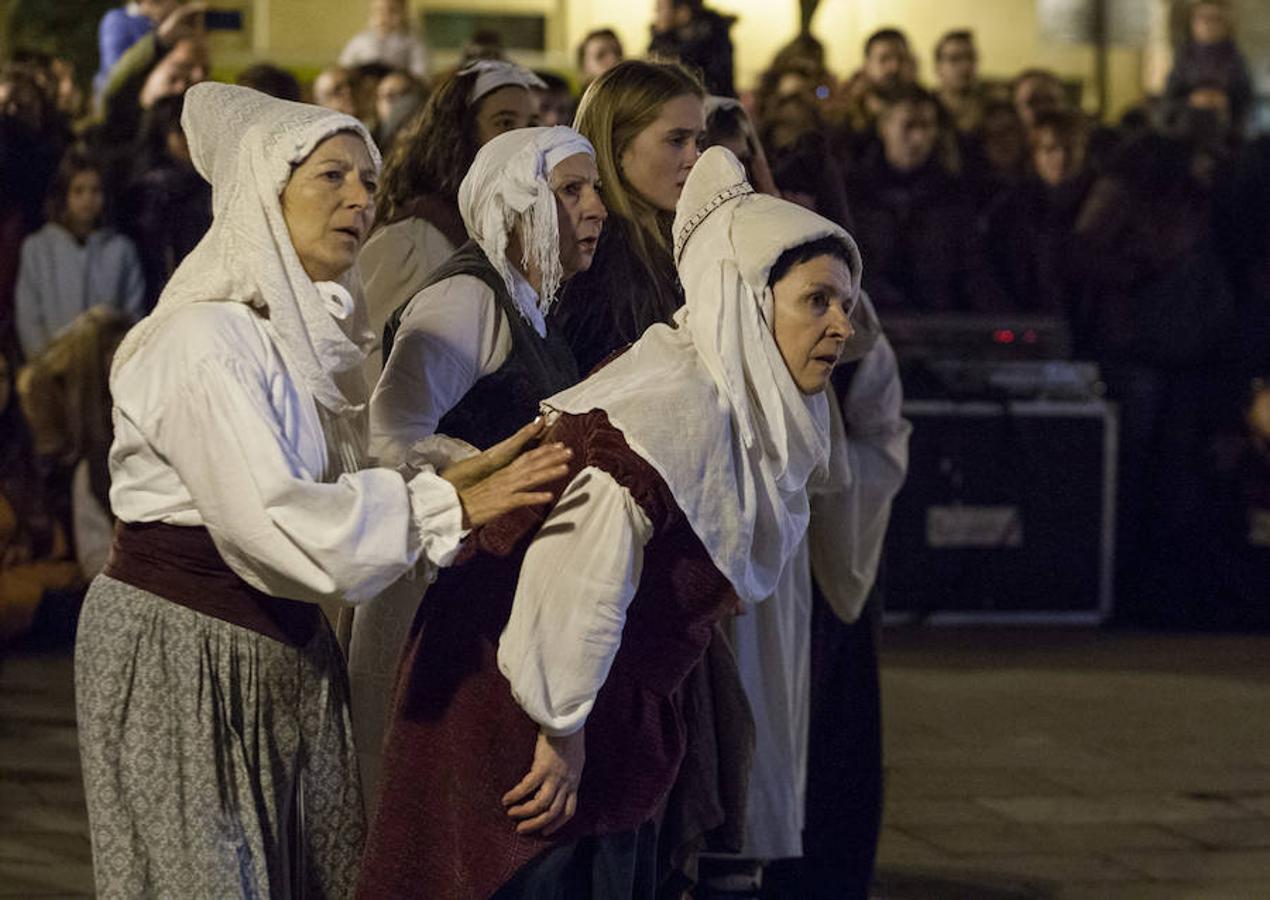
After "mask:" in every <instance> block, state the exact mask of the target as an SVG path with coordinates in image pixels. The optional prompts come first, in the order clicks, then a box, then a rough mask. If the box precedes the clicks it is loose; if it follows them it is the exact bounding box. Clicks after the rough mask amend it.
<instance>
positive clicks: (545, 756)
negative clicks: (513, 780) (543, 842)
mask: <svg viewBox="0 0 1270 900" xmlns="http://www.w3.org/2000/svg"><path fill="white" fill-rule="evenodd" d="M584 731H585V730H584V729H578V730H577V731H575V732H574V733H573V734H566V735H562V736H560V737H549V736H548V735H545V734H543V733H541V732H539V734H538V743H537V744H535V746H534V761H533V764H532V765H531V766H530V768H529V773H528V774H527V775H526V776H525V777H524V778H522V779H521V780H520V784H518V785H516V786H515V787H514V788H512V789H511V790H510V791H508V792H507V793H506V794H504V795H503V806H505V807H507V815H509V816H511V817H512V818H513V819H517V820H519V821H518V823H517V825H516V832H517V833H518V834H535V833H537V832H540V831H541V832H542V833H543V835H550V834H554V833H555V832H556V831H558V830H559V829H561V828H563V827H564V824H565V823H566V822H568V821H569V820H570V819H572V818H573V814H574V813H576V812H577V811H578V785H579V784H581V783H582V767H583V765H585V764H586V738H585V737H584Z"/></svg>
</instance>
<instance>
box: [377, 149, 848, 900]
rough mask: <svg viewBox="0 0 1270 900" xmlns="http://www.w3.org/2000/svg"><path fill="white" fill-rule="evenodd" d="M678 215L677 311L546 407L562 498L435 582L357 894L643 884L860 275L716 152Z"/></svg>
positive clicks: (802, 485) (796, 538)
mask: <svg viewBox="0 0 1270 900" xmlns="http://www.w3.org/2000/svg"><path fill="white" fill-rule="evenodd" d="M674 233H675V249H676V257H677V260H678V267H679V273H680V276H681V278H682V280H683V285H684V289H685V294H686V297H687V302H686V305H685V307H684V309H683V310H681V311H680V312H679V313H678V314H677V316H676V324H677V326H678V327H675V328H672V327H669V326H665V325H656V326H653V327H652V328H651V329H649V331H648V332H646V333H645V335H644V337H643V338H641V339H640V340H639V341H638V342H636V343H635V344H634V345H633V346H632V347H631V348H630V349H629V350H628V351H627V352H626V353H625V354H623V355H622V356H620V357H618V358H617V359H616V360H614V361H612V362H611V363H609V364H608V365H607V366H605V367H604V368H602V369H600V370H599V371H598V372H597V373H595V374H594V375H592V376H591V377H590V378H589V379H587V380H586V381H584V382H582V383H581V384H580V385H578V386H577V387H575V388H572V389H570V390H567V391H564V392H563V393H561V394H558V395H556V396H554V397H552V398H550V399H549V400H547V401H546V403H545V404H544V408H545V409H547V410H549V411H551V412H552V413H553V414H554V415H555V416H556V418H555V420H554V423H553V424H552V426H551V428H550V430H549V431H548V434H549V435H550V437H551V438H552V439H553V440H558V441H561V442H562V443H564V444H565V445H566V446H568V447H571V448H572V449H573V450H574V455H573V457H572V459H571V461H570V464H569V473H568V475H567V477H566V479H565V481H564V482H562V483H564V484H565V485H566V486H565V487H564V490H563V493H562V494H561V497H560V499H559V501H558V502H557V503H556V505H555V507H554V508H553V509H551V510H550V511H549V513H547V514H545V515H544V514H543V513H542V512H538V513H534V514H516V513H513V514H509V515H506V516H503V517H501V518H500V519H498V520H497V521H494V522H491V523H489V524H488V525H486V526H484V527H483V528H481V529H478V530H476V531H475V532H474V534H473V536H472V538H471V539H470V540H469V541H468V543H467V544H466V545H465V549H464V551H463V553H462V555H461V558H460V560H458V561H457V563H456V565H455V566H454V567H451V568H450V569H447V570H446V571H445V572H443V573H441V575H440V576H439V578H438V580H437V582H436V583H434V584H433V585H432V587H431V588H430V589H429V593H428V595H427V596H426V597H425V598H424V602H423V605H422V607H421V609H420V612H419V615H418V617H417V619H416V621H415V626H414V628H413V629H412V633H411V640H410V644H409V646H408V648H407V652H406V655H405V656H404V658H403V661H402V668H401V672H400V682H399V687H398V691H399V693H398V696H397V700H396V704H395V708H394V715H393V721H392V725H391V729H390V732H389V736H388V740H387V743H386V746H385V765H384V776H383V784H382V787H381V792H380V804H379V807H378V810H377V814H376V817H375V821H374V824H373V827H372V832H371V838H370V842H369V844H368V847H367V854H366V857H365V860H364V862H363V866H362V874H361V878H360V881H359V885H358V892H359V896H361V897H365V898H370V897H386V896H392V897H428V898H430V900H448V898H456V900H457V898H478V897H481V898H483V897H489V896H491V895H493V896H496V897H498V898H517V897H538V896H558V894H557V893H553V891H560V890H564V889H565V886H566V885H567V886H570V887H569V889H571V890H573V891H574V892H575V894H576V895H577V896H596V897H600V896H603V897H615V898H616V897H624V896H625V897H651V896H652V892H653V890H654V886H655V880H656V878H655V871H654V870H655V865H654V862H655V860H654V856H655V852H654V841H653V834H652V827H651V825H650V822H651V820H652V818H653V816H654V814H655V812H656V811H657V809H658V807H659V806H660V804H661V803H662V802H663V801H664V800H665V797H666V794H667V792H668V791H669V789H670V787H671V784H672V783H673V782H674V779H675V774H676V771H677V769H678V767H679V764H680V762H681V760H682V757H683V752H684V734H683V722H682V710H681V709H680V707H679V694H678V687H679V685H680V684H681V683H682V681H683V679H684V677H685V676H686V675H687V673H688V672H689V670H690V669H691V668H692V667H693V666H694V665H695V664H696V663H697V661H698V660H700V658H701V656H702V654H703V653H704V652H705V649H706V646H707V644H708V643H709V640H710V635H711V631H712V627H713V625H714V623H715V622H716V621H718V620H719V619H720V618H721V617H723V616H725V615H726V614H727V613H728V612H730V611H731V610H733V609H734V608H735V605H736V602H737V599H738V598H739V599H740V600H741V601H742V602H747V603H756V602H758V601H760V600H762V599H763V598H765V597H768V596H770V595H771V594H772V593H773V591H774V590H775V586H776V583H777V579H778V578H779V576H780V573H781V572H782V571H783V570H784V569H785V567H786V565H787V563H788V562H789V560H790V558H791V557H792V555H793V554H794V552H795V551H796V549H797V548H798V546H799V544H800V542H801V541H802V539H803V535H804V533H805V531H806V528H807V522H808V517H809V500H808V493H807V487H808V483H809V481H810V480H811V479H812V478H813V477H815V476H816V475H817V473H823V471H824V470H825V468H826V466H827V463H828V461H829V409H828V404H827V402H826V400H825V398H824V396H823V391H824V389H825V386H826V385H827V384H828V381H829V376H830V373H831V372H832V370H833V367H834V365H835V364H836V363H837V362H838V361H839V359H840V358H841V357H842V354H843V353H844V352H846V350H847V348H848V344H849V339H850V337H851V335H852V327H851V324H850V320H849V316H850V311H851V307H852V305H853V303H854V301H855V298H856V296H857V295H858V292H859V273H860V262H859V254H858V252H857V251H856V247H855V243H854V242H853V241H852V240H851V238H850V237H849V236H848V235H847V234H846V232H844V231H843V230H842V229H841V228H839V227H838V226H836V225H834V224H833V223H831V222H829V221H828V220H826V219H823V218H821V217H820V216H817V215H815V214H814V213H811V212H808V211H807V210H804V209H802V208H800V207H797V206H794V205H793V204H790V203H786V202H784V201H782V200H778V199H776V198H773V197H768V196H764V195H760V194H755V193H754V192H753V189H752V188H751V187H750V185H749V184H748V183H746V181H745V175H744V170H743V169H742V168H741V166H740V164H739V163H738V162H737V161H736V158H735V157H733V156H732V154H731V153H729V152H728V151H726V150H724V149H722V148H712V149H710V150H708V151H706V153H705V154H704V155H703V156H702V157H701V159H700V161H699V162H698V163H697V165H696V167H695V168H694V169H693V171H692V174H691V175H690V176H689V178H688V181H687V183H686V184H685V186H684V190H683V195H682V197H681V199H680V203H679V209H678V213H677V215H676V219H675V230H674ZM774 273H775V274H776V275H778V277H776V278H775V279H773V274H774Z"/></svg>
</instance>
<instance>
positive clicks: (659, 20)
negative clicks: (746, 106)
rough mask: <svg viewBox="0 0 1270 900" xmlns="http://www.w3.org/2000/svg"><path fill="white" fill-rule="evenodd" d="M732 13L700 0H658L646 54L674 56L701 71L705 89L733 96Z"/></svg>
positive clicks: (712, 92)
mask: <svg viewBox="0 0 1270 900" xmlns="http://www.w3.org/2000/svg"><path fill="white" fill-rule="evenodd" d="M735 22H736V16H725V15H723V14H722V13H719V12H715V11H714V10H713V9H708V8H707V7H706V6H705V4H704V3H702V2H701V0H658V2H657V16H656V20H655V21H654V22H653V37H652V41H651V42H650V43H649V45H648V55H649V56H650V57H652V58H654V59H667V60H678V61H679V62H681V63H683V64H684V65H686V66H688V67H689V68H692V69H697V70H699V71H700V72H701V80H702V81H703V82H704V83H705V86H706V90H707V91H708V92H709V93H711V94H714V95H715V96H720V97H735V96H736V84H735V81H734V78H735V65H734V62H733V52H732V36H731V35H730V34H729V32H730V31H731V30H732V26H733V24H735Z"/></svg>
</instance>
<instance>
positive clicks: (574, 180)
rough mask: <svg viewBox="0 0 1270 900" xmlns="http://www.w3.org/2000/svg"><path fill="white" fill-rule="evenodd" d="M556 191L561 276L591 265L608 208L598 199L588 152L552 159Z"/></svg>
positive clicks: (597, 178)
mask: <svg viewBox="0 0 1270 900" xmlns="http://www.w3.org/2000/svg"><path fill="white" fill-rule="evenodd" d="M549 183H550V184H551V191H552V193H554V194H555V195H556V220H557V221H558V222H559V225H560V266H561V268H562V269H563V270H564V277H565V278H570V277H572V276H573V275H576V274H577V273H578V272H585V271H586V270H587V269H589V268H591V261H592V260H593V259H595V246H596V244H597V243H598V242H599V240H600V229H601V228H603V227H604V219H605V217H606V216H607V215H608V212H607V211H606V210H605V209H604V201H603V200H601V199H600V192H599V184H600V172H599V169H597V168H596V166H595V158H594V157H593V156H591V155H590V154H589V153H575V154H573V156H570V157H566V158H565V159H562V160H561V161H560V162H558V163H556V167H555V168H554V169H552V170H551V175H550V177H549Z"/></svg>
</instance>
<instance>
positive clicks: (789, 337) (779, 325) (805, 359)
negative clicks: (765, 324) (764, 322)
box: [772, 254, 855, 394]
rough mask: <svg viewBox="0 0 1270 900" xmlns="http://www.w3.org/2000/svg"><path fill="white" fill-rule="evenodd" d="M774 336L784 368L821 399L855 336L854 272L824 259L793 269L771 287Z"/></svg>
mask: <svg viewBox="0 0 1270 900" xmlns="http://www.w3.org/2000/svg"><path fill="white" fill-rule="evenodd" d="M772 295H773V298H774V306H775V316H774V318H775V321H774V322H773V323H772V333H773V336H774V337H775V338H776V346H777V348H778V349H779V350H780V353H781V357H782V358H783V359H784V360H785V367H786V368H788V369H789V374H790V377H791V378H793V379H794V384H796V385H797V386H798V389H799V390H800V391H802V392H803V393H804V394H819V393H820V392H821V391H823V390H824V389H825V387H826V386H827V385H828V384H829V376H830V374H832V372H833V368H834V366H836V365H837V364H838V360H839V359H840V358H841V356H842V348H843V347H844V346H845V345H846V343H847V340H848V339H849V338H850V337H851V335H852V334H854V333H855V332H854V329H852V327H851V309H852V299H851V270H850V269H849V268H848V266H847V264H846V263H845V262H843V261H842V260H841V259H839V258H838V257H836V256H833V255H830V254H825V255H822V256H816V257H813V258H812V259H809V260H806V261H805V262H801V263H799V264H798V265H796V266H793V267H791V268H790V270H789V271H788V272H786V273H785V275H784V277H783V278H781V280H780V281H778V282H776V284H774V285H772Z"/></svg>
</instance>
